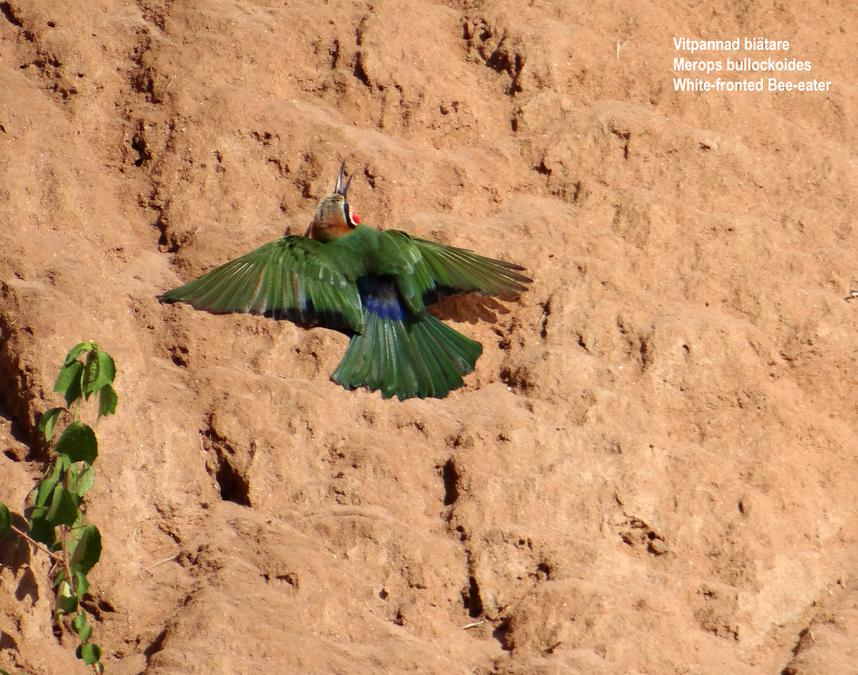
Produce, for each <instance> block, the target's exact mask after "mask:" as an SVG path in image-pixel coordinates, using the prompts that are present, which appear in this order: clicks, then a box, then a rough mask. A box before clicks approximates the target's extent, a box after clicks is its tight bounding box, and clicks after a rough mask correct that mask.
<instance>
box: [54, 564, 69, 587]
mask: <svg viewBox="0 0 858 675" xmlns="http://www.w3.org/2000/svg"><path fill="white" fill-rule="evenodd" d="M65 580H66V571H65V570H64V569H63V568H62V567H61V568H60V570H59V572H57V575H56V576H55V577H54V580H53V582H52V583H51V588H56V587H57V586H59V585H60V584H61V583H63V582H64V581H65Z"/></svg>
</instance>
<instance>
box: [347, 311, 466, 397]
mask: <svg viewBox="0 0 858 675" xmlns="http://www.w3.org/2000/svg"><path fill="white" fill-rule="evenodd" d="M482 351H483V348H482V345H480V343H479V342H474V341H473V340H471V339H469V338H467V337H465V336H464V335H462V334H461V333H459V332H457V331H455V330H454V329H452V328H450V327H449V326H446V325H445V324H443V323H441V322H440V321H439V320H438V319H436V318H435V317H434V316H432V315H431V314H423V315H422V316H420V317H417V318H405V319H404V320H398V319H390V318H383V317H381V316H378V315H376V314H373V313H371V312H368V313H367V316H366V328H365V330H364V332H363V334H362V335H355V336H353V337H352V339H351V342H350V343H349V347H348V350H347V351H346V354H345V356H344V357H343V360H342V361H341V362H340V364H339V365H338V366H337V369H336V370H335V371H334V373H333V375H331V379H333V380H334V382H336V383H338V384H340V385H342V386H343V387H345V388H346V389H355V388H357V387H366V388H367V389H369V390H370V391H376V390H380V391H381V394H382V396H384V398H390V397H391V396H397V397H398V398H399V399H400V400H404V399H406V398H413V397H415V396H418V397H420V398H426V397H433V398H443V397H444V396H446V395H447V394H448V393H450V391H452V390H453V389H457V388H458V387H461V386H462V384H463V381H462V375H466V374H468V373H470V372H471V371H473V370H474V365H475V364H476V362H477V359H478V358H479V356H480V354H481V353H482Z"/></svg>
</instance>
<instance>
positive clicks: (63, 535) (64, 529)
mask: <svg viewBox="0 0 858 675" xmlns="http://www.w3.org/2000/svg"><path fill="white" fill-rule="evenodd" d="M68 533H69V528H68V526H67V525H60V541H61V542H62V545H63V556H62V563H63V569H64V570H65V573H66V578H65V581H66V583H67V584H68V585H69V588H70V589H71V592H72V595H74V596H75V597H77V589H76V588H75V587H74V577H73V576H72V573H71V563H70V562H69V547H68V541H67V537H68Z"/></svg>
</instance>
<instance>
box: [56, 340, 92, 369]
mask: <svg viewBox="0 0 858 675" xmlns="http://www.w3.org/2000/svg"><path fill="white" fill-rule="evenodd" d="M94 349H98V347H97V346H96V344H95V343H94V342H93V341H92V340H89V341H87V342H79V343H78V344H76V345H75V346H74V347H72V348H71V349H70V350H69V353H68V354H66V360H65V361H63V365H64V366H68V365H71V363H72V362H73V361H74V360H75V359H76V358H77V357H78V356H80V355H81V354H83V353H84V352H91V351H92V350H94Z"/></svg>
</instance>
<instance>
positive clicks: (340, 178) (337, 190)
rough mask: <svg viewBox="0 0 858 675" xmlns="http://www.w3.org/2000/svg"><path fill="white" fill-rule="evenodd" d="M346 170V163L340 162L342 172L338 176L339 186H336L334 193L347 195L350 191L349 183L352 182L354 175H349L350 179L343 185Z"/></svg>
mask: <svg viewBox="0 0 858 675" xmlns="http://www.w3.org/2000/svg"><path fill="white" fill-rule="evenodd" d="M345 171H346V163H345V162H342V163H341V164H340V173H339V175H338V176H337V186H336V187H335V188H334V193H335V194H338V195H342V196H343V197H345V196H346V195H347V194H348V192H349V185H351V184H352V176H349V179H348V180H347V181H346V184H345V185H343V177H344V176H345Z"/></svg>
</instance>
